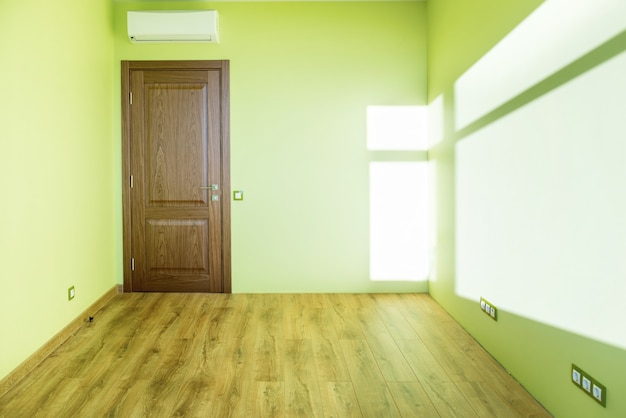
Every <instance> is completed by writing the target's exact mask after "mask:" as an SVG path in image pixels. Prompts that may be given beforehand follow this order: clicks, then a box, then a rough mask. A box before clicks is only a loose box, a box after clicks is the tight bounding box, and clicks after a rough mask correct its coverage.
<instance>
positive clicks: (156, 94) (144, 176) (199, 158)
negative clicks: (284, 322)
mask: <svg viewBox="0 0 626 418" xmlns="http://www.w3.org/2000/svg"><path fill="white" fill-rule="evenodd" d="M122 72H123V79H125V80H123V84H124V85H123V90H127V91H123V95H124V98H123V103H126V105H125V106H124V109H123V112H124V115H125V116H126V117H124V118H123V119H124V134H125V135H124V136H125V137H126V136H127V137H126V138H125V140H124V154H125V155H124V167H125V169H127V170H128V173H127V175H128V185H127V186H126V187H125V188H127V189H128V193H125V197H126V198H127V200H128V202H124V208H125V210H124V215H125V219H124V226H125V228H124V234H125V237H124V243H125V249H124V250H125V251H124V252H125V257H128V258H127V261H128V266H127V269H128V271H127V273H128V277H125V279H124V288H125V291H150V292H230V217H229V210H230V207H229V193H228V191H229V190H230V184H229V181H228V103H229V101H228V91H229V90H228V62H227V61H174V62H136V61H135V62H124V63H123V65H122ZM125 180H126V179H125ZM127 217H129V219H127ZM127 223H128V225H127ZM126 235H128V236H126ZM126 246H128V248H126ZM125 270H126V269H125ZM125 273H126V271H125ZM125 276H126V274H125Z"/></svg>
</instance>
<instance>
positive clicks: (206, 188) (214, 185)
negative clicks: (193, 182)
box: [200, 184, 219, 190]
mask: <svg viewBox="0 0 626 418" xmlns="http://www.w3.org/2000/svg"><path fill="white" fill-rule="evenodd" d="M200 188H201V189H202V190H219V186H218V185H217V184H212V185H210V186H200Z"/></svg>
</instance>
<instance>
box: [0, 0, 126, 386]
mask: <svg viewBox="0 0 626 418" xmlns="http://www.w3.org/2000/svg"><path fill="white" fill-rule="evenodd" d="M59 11H62V12H59ZM110 16H111V11H110V3H109V1H108V0H97V1H89V2H76V1H71V0H59V1H56V2H54V3H52V2H48V1H42V0H34V1H26V2H23V1H17V0H10V1H2V2H1V3H0V51H2V65H0V150H1V152H0V190H1V191H2V203H1V204H0V266H2V274H1V275H0V286H1V288H2V291H1V292H0V330H1V331H0V353H1V355H0V378H2V377H4V376H5V375H6V374H7V373H9V372H10V371H11V370H12V369H14V368H15V367H16V366H17V365H18V364H20V363H21V362H22V361H23V360H25V359H26V358H27V357H28V356H29V355H30V354H31V353H33V352H34V351H35V350H36V349H37V348H39V347H40V346H41V345H43V344H44V343H45V342H46V341H47V340H49V339H50V338H51V337H53V336H54V335H55V334H56V333H57V332H58V331H59V330H61V329H62V328H63V327H64V326H65V325H66V324H68V323H69V322H70V321H71V320H73V319H74V318H76V317H77V316H78V315H79V314H80V313H81V312H83V311H84V310H85V309H86V308H87V307H88V306H89V305H90V304H92V303H93V302H94V301H95V300H96V299H98V298H99V297H100V296H102V294H104V293H105V292H106V291H107V290H109V289H111V288H112V287H113V286H114V285H115V270H114V265H115V264H114V263H115V260H114V248H115V243H114V237H115V235H114V230H115V225H114V218H113V208H114V206H113V199H112V197H113V177H114V176H113V150H114V148H113V147H114V144H113V141H112V133H113V129H112V120H113V106H112V103H111V97H112V88H113V63H112V60H113V35H112V31H111V25H110ZM71 285H74V286H75V287H76V297H75V299H74V300H72V301H71V302H69V301H68V300H67V289H68V287H70V286H71Z"/></svg>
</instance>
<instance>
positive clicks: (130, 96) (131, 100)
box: [128, 91, 133, 104]
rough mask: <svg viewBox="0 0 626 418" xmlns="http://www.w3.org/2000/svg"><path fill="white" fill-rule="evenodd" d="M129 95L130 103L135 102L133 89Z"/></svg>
mask: <svg viewBox="0 0 626 418" xmlns="http://www.w3.org/2000/svg"><path fill="white" fill-rule="evenodd" d="M128 96H129V97H128V101H129V103H130V104H133V92H132V91H131V92H129V94H128Z"/></svg>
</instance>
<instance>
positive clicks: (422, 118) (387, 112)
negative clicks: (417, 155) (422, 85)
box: [367, 106, 428, 151]
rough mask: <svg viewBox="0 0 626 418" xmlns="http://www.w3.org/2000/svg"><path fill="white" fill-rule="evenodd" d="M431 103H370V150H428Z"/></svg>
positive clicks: (368, 132) (368, 136) (368, 138)
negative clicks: (411, 104) (385, 104)
mask: <svg viewBox="0 0 626 418" xmlns="http://www.w3.org/2000/svg"><path fill="white" fill-rule="evenodd" d="M427 120H428V107H427V106H368V107H367V149H369V150H371V151H394V150H402V151H421V150H426V149H428V123H427Z"/></svg>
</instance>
